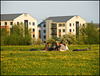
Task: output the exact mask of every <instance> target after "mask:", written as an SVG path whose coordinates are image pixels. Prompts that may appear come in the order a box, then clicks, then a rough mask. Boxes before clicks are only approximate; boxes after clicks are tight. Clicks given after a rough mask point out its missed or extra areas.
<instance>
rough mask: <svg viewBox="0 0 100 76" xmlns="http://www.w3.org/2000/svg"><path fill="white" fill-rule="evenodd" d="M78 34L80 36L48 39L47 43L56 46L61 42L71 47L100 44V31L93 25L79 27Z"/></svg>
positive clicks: (68, 35)
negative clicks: (71, 45) (73, 45)
mask: <svg viewBox="0 0 100 76" xmlns="http://www.w3.org/2000/svg"><path fill="white" fill-rule="evenodd" d="M78 33H79V34H78V35H72V34H66V35H64V36H63V37H61V38H57V37H52V39H48V40H47V42H50V43H53V44H55V43H56V41H59V42H62V43H64V44H69V45H70V44H78V45H83V44H89V45H91V44H99V33H100V29H98V28H97V27H95V25H94V24H93V23H87V24H86V26H82V27H79V32H78Z"/></svg>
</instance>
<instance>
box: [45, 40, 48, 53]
mask: <svg viewBox="0 0 100 76" xmlns="http://www.w3.org/2000/svg"><path fill="white" fill-rule="evenodd" d="M45 50H46V51H49V42H47V43H46V45H45Z"/></svg>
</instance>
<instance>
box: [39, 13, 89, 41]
mask: <svg viewBox="0 0 100 76" xmlns="http://www.w3.org/2000/svg"><path fill="white" fill-rule="evenodd" d="M86 23H87V22H86V21H85V20H84V19H83V18H81V17H80V16H78V15H76V16H58V17H48V18H47V19H46V20H44V21H43V22H41V23H40V24H39V25H38V26H39V27H40V38H41V39H42V40H43V41H44V42H45V41H46V40H47V39H49V38H51V37H53V36H56V37H62V36H63V35H65V34H74V35H75V34H77V35H78V34H79V33H78V31H79V27H81V26H84V25H85V24H86Z"/></svg>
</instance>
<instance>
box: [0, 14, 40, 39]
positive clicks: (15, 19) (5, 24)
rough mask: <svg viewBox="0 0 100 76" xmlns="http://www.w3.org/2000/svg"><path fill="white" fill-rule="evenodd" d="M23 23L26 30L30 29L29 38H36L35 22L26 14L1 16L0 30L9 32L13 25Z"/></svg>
mask: <svg viewBox="0 0 100 76" xmlns="http://www.w3.org/2000/svg"><path fill="white" fill-rule="evenodd" d="M21 22H22V23H23V24H24V25H25V26H27V27H28V29H31V37H32V38H36V39H37V38H38V27H37V20H36V19H35V18H34V17H32V16H30V15H29V14H27V13H22V14H1V21H0V29H2V28H5V29H6V30H7V31H9V32H10V28H12V26H13V25H15V24H16V25H19V23H21Z"/></svg>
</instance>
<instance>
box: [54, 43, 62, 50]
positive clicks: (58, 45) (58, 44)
mask: <svg viewBox="0 0 100 76" xmlns="http://www.w3.org/2000/svg"><path fill="white" fill-rule="evenodd" d="M60 47H61V45H60V43H59V42H57V44H56V47H55V50H57V51H59V48H60Z"/></svg>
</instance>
